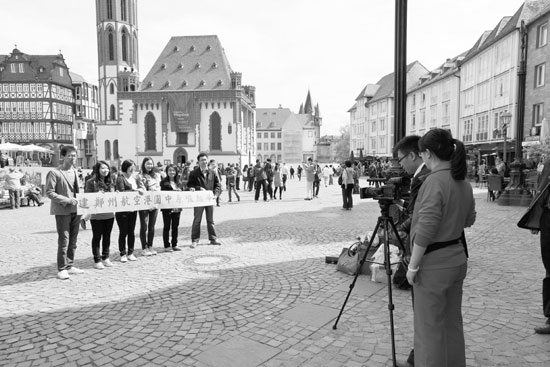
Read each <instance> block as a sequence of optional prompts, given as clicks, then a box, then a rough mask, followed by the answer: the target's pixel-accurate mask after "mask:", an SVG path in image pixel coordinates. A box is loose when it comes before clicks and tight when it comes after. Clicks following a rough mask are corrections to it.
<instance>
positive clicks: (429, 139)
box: [418, 128, 468, 180]
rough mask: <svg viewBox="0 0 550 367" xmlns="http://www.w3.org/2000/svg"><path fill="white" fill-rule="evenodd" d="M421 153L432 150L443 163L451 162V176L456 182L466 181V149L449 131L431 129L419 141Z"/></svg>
mask: <svg viewBox="0 0 550 367" xmlns="http://www.w3.org/2000/svg"><path fill="white" fill-rule="evenodd" d="M418 149H419V150H420V152H425V151H426V150H428V149H429V150H430V152H432V154H435V156H436V157H437V158H439V159H441V160H442V161H450V162H451V176H452V177H453V178H454V179H455V180H464V179H465V178H466V173H467V171H468V169H467V167H466V149H465V148H464V144H463V143H462V142H461V141H460V140H457V139H453V136H452V135H451V133H450V132H449V131H448V130H444V129H439V128H436V129H431V130H430V131H428V132H427V133H426V134H425V135H424V136H423V137H421V138H420V140H419V141H418Z"/></svg>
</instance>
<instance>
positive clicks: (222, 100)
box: [96, 0, 256, 165]
mask: <svg viewBox="0 0 550 367" xmlns="http://www.w3.org/2000/svg"><path fill="white" fill-rule="evenodd" d="M96 12H97V21H98V50H99V55H100V56H99V78H100V80H99V95H100V103H101V104H102V107H101V123H100V124H98V133H97V137H98V157H99V159H106V160H108V161H110V162H111V164H114V165H119V164H120V162H121V161H122V160H124V159H128V158H131V159H134V160H135V161H136V163H138V165H139V163H140V162H141V159H142V157H145V156H151V157H153V159H154V160H155V161H156V162H161V163H164V164H166V163H177V164H182V163H184V162H185V161H187V160H195V159H196V156H197V155H198V153H199V152H201V151H205V152H207V153H208V154H209V156H210V157H211V158H213V159H217V160H218V161H219V162H222V163H240V164H241V165H244V164H246V163H250V162H251V161H252V159H253V158H254V156H255V152H254V149H255V138H256V136H255V113H254V108H255V95H256V90H255V87H254V86H243V85H242V74H241V73H239V72H235V71H233V70H232V69H231V68H230V65H229V62H228V60H227V57H226V55H225V52H224V50H223V47H222V46H221V43H220V41H219V39H218V37H217V36H187V37H172V38H171V39H170V40H169V42H168V43H167V45H166V46H165V48H164V50H163V51H162V52H161V54H160V55H159V57H158V59H157V61H156V62H155V64H154V65H153V67H152V68H151V70H150V71H149V73H148V74H147V76H146V77H145V79H144V80H143V82H142V83H139V81H138V77H139V73H138V70H139V69H138V67H139V65H138V56H137V55H138V54H137V51H138V36H137V19H136V13H137V3H136V1H135V0H127V1H126V0H106V1H105V0H103V1H101V0H98V1H97V2H96Z"/></svg>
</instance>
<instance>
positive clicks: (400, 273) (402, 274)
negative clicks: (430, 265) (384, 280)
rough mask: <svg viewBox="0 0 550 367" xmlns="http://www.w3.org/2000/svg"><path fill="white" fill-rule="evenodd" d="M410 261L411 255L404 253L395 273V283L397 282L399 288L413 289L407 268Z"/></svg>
mask: <svg viewBox="0 0 550 367" xmlns="http://www.w3.org/2000/svg"><path fill="white" fill-rule="evenodd" d="M409 262H410V259H409V257H408V256H405V255H403V257H402V259H401V261H400V262H399V266H398V267H397V270H396V271H395V274H394V275H393V284H395V285H396V286H397V288H399V289H403V290H407V289H411V285H410V284H409V281H408V280H407V269H408V268H409Z"/></svg>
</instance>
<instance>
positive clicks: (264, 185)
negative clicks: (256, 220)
mask: <svg viewBox="0 0 550 367" xmlns="http://www.w3.org/2000/svg"><path fill="white" fill-rule="evenodd" d="M260 188H261V189H262V191H263V194H264V201H267V183H266V180H261V181H256V194H255V195H254V200H258V199H259V198H260Z"/></svg>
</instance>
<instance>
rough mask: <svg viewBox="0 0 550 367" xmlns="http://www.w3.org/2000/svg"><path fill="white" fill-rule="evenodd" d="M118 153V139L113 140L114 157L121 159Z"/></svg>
mask: <svg viewBox="0 0 550 367" xmlns="http://www.w3.org/2000/svg"><path fill="white" fill-rule="evenodd" d="M119 158H120V156H119V155H118V139H116V140H113V159H119Z"/></svg>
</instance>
